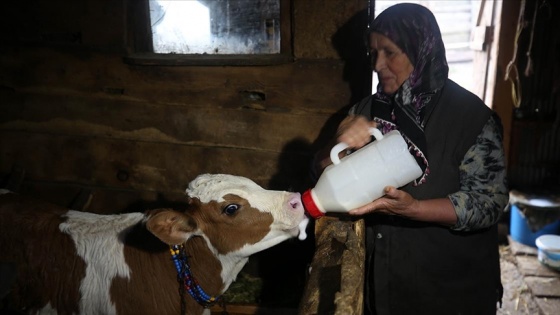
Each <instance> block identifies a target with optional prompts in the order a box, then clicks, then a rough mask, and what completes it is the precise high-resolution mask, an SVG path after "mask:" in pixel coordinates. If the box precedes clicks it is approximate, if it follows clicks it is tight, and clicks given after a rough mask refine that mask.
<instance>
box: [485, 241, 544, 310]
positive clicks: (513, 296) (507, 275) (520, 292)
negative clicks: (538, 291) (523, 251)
mask: <svg viewBox="0 0 560 315" xmlns="http://www.w3.org/2000/svg"><path fill="white" fill-rule="evenodd" d="M500 266H501V268H502V285H503V286H504V297H503V299H502V308H500V309H498V311H497V313H496V314H500V315H502V314H503V315H507V314H512V315H513V314H528V315H544V314H543V313H542V312H541V310H540V308H539V306H538V305H537V303H536V301H535V299H534V298H533V295H532V293H531V290H530V289H529V287H528V286H527V284H526V283H525V281H524V280H523V275H522V274H521V273H520V272H519V270H518V268H517V265H516V261H515V257H514V256H513V254H512V252H511V251H510V249H509V246H508V245H502V246H500Z"/></svg>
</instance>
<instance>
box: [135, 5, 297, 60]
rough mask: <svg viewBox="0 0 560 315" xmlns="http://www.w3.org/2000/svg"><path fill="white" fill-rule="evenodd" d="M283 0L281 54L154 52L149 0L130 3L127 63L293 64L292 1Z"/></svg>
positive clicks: (281, 9)
mask: <svg viewBox="0 0 560 315" xmlns="http://www.w3.org/2000/svg"><path fill="white" fill-rule="evenodd" d="M279 1H280V53H278V54H160V53H155V52H153V45H152V35H151V21H150V11H149V2H148V0H142V1H138V0H127V16H128V18H127V23H126V24H127V29H128V32H127V36H126V42H127V44H126V46H127V47H126V51H127V55H126V56H125V57H124V61H125V62H126V63H128V64H131V65H143V66H266V65H278V64H285V63H291V62H293V61H294V57H293V50H292V36H291V34H292V31H291V24H292V23H291V0H279Z"/></svg>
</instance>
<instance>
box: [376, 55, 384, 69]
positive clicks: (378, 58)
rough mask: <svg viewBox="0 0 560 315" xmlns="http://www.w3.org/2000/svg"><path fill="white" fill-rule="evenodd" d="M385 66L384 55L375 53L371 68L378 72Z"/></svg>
mask: <svg viewBox="0 0 560 315" xmlns="http://www.w3.org/2000/svg"><path fill="white" fill-rule="evenodd" d="M384 67H385V57H384V56H383V54H377V56H376V58H375V59H374V64H373V70H375V71H376V72H379V71H380V70H382V69H383V68H384Z"/></svg>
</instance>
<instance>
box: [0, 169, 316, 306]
mask: <svg viewBox="0 0 560 315" xmlns="http://www.w3.org/2000/svg"><path fill="white" fill-rule="evenodd" d="M187 199H188V206H187V209H186V210H185V211H181V212H179V211H176V210H173V209H155V210H150V211H147V212H145V213H127V214H117V215H98V214H93V213H87V212H79V211H73V210H67V209H63V208H61V207H57V206H55V205H52V204H47V203H43V202H38V201H34V200H30V199H28V198H24V197H22V196H20V195H17V194H14V193H9V192H7V191H2V194H0V263H2V264H4V265H10V266H13V267H15V268H16V270H17V274H16V277H15V278H16V279H15V281H14V284H13V285H12V286H11V288H10V290H9V291H8V293H7V295H6V296H5V298H4V301H3V302H4V307H6V308H9V309H13V310H17V311H21V312H23V313H25V314H134V315H139V314H149V315H151V314H154V315H155V314H157V315H159V314H177V315H178V314H209V313H210V310H209V308H208V306H209V305H211V304H212V303H214V302H215V298H218V297H219V295H220V294H222V293H224V291H225V290H226V289H227V288H228V286H229V285H230V284H231V283H232V281H234V280H235V278H236V276H237V274H238V273H239V271H240V270H241V268H242V267H243V266H244V265H245V263H246V262H247V260H248V257H249V256H250V255H251V254H254V253H256V252H258V251H261V250H264V249H266V248H269V247H271V246H274V245H276V244H278V243H280V242H282V241H284V240H287V239H289V238H292V237H295V236H298V234H299V238H300V239H304V238H305V227H306V225H307V222H308V219H307V217H306V216H305V214H304V210H303V206H302V204H301V201H300V195H299V193H288V192H284V191H269V190H265V189H263V188H262V187H260V186H259V185H257V184H255V183H254V182H252V181H251V180H249V179H247V178H243V177H238V176H232V175H223V174H217V175H210V174H204V175H200V176H198V177H197V178H196V179H195V180H193V181H192V182H191V183H190V184H189V186H188V188H187ZM175 245H178V246H175ZM170 247H171V250H170Z"/></svg>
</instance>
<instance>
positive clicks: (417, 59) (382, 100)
mask: <svg viewBox="0 0 560 315" xmlns="http://www.w3.org/2000/svg"><path fill="white" fill-rule="evenodd" d="M369 32H370V33H373V32H375V33H380V34H382V35H384V36H386V37H387V38H389V39H390V40H391V41H393V42H394V43H395V44H396V45H397V46H398V47H399V48H400V49H401V50H402V51H403V52H404V53H405V54H406V55H407V57H408V59H409V60H410V62H411V63H412V65H413V66H414V70H412V73H411V74H410V77H409V78H408V79H407V80H405V82H404V83H403V84H402V86H401V87H400V88H399V89H398V90H397V92H396V93H395V94H394V95H387V94H385V93H384V92H383V89H382V87H381V83H380V84H379V85H378V86H377V93H376V94H375V95H374V96H373V102H374V104H373V108H372V112H373V114H374V120H376V121H377V122H378V123H379V124H380V125H381V126H382V128H383V132H384V133H385V132H388V131H390V130H393V129H398V130H400V131H401V133H402V134H403V137H404V138H405V140H407V142H408V143H409V148H410V150H411V152H412V153H413V155H415V157H416V158H417V160H418V162H419V164H420V166H421V167H422V169H423V175H422V176H421V177H420V178H419V179H417V180H416V181H415V184H416V185H418V184H421V183H423V182H424V181H425V180H426V176H427V175H428V174H429V165H428V159H427V156H426V147H427V144H426V138H425V136H424V126H425V124H426V121H427V119H428V117H429V114H430V112H431V110H432V109H433V107H434V106H435V103H436V102H437V100H436V96H437V95H438V92H439V91H440V90H441V88H442V87H443V85H444V84H445V81H446V80H447V75H448V72H449V68H448V66H447V59H446V57H445V47H444V45H443V40H442V38H441V32H440V30H439V26H438V24H437V21H436V19H435V17H434V15H433V14H432V12H430V10H428V9H427V8H425V7H423V6H421V5H418V4H412V3H401V4H396V5H394V6H391V7H389V8H387V9H386V10H384V11H383V12H381V13H380V14H379V15H378V16H377V17H376V18H375V19H374V20H373V22H372V23H371V24H370V28H369Z"/></svg>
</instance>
